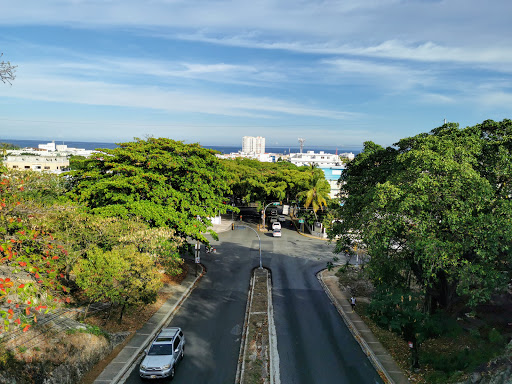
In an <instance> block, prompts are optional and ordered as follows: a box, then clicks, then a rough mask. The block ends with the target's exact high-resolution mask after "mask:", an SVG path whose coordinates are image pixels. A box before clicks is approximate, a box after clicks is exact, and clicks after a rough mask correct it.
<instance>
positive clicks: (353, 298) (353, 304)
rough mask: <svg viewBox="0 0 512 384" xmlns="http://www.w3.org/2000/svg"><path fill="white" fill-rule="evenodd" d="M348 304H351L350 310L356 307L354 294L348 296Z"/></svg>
mask: <svg viewBox="0 0 512 384" xmlns="http://www.w3.org/2000/svg"><path fill="white" fill-rule="evenodd" d="M350 305H351V306H352V311H354V308H355V307H356V298H355V297H354V296H352V297H351V298H350Z"/></svg>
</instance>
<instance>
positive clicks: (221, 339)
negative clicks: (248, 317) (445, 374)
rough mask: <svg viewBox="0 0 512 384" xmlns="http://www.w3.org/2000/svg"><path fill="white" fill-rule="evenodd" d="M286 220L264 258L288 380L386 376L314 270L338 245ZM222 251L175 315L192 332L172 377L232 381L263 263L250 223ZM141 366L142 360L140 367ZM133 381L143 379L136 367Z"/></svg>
mask: <svg viewBox="0 0 512 384" xmlns="http://www.w3.org/2000/svg"><path fill="white" fill-rule="evenodd" d="M287 226H288V227H289V222H287V223H285V225H284V226H283V237H282V238H273V237H272V236H271V235H270V234H263V233H260V238H261V246H262V259H263V265H264V266H266V267H269V268H270V269H271V270H272V280H273V301H274V312H275V324H276V329H277V344H278V351H279V358H280V371H281V383H283V384H292V383H294V384H295V383H307V384H311V383H347V384H348V383H358V384H359V383H381V382H382V381H381V379H380V378H379V376H378V375H377V373H376V372H375V370H374V369H373V367H372V366H371V364H370V362H369V361H368V359H367V358H366V356H365V355H364V354H363V352H362V351H361V349H360V347H359V345H358V344H357V343H356V342H355V340H354V339H353V337H352V335H351V334H350V332H349V331H348V330H347V329H346V327H345V325H344V323H343V321H342V320H341V318H340V316H339V314H338V313H337V311H336V309H335V308H334V306H333V305H332V304H331V302H330V301H329V299H328V298H327V295H326V294H325V293H324V292H323V290H322V287H321V286H320V284H319V282H318V280H317V279H316V276H315V273H316V272H317V271H319V270H320V269H322V268H324V267H325V265H326V262H327V261H328V260H330V259H331V258H332V245H329V244H327V243H326V242H321V241H319V240H314V239H308V238H305V237H302V236H300V235H298V234H297V233H295V232H294V231H292V230H290V229H287V228H286V227H287ZM219 237H220V241H219V242H215V241H213V242H212V244H213V245H214V247H215V248H216V249H217V253H216V254H209V255H204V254H203V255H202V256H201V262H202V263H203V264H204V265H205V266H206V268H207V273H206V275H205V276H204V277H203V278H202V280H201V282H200V283H199V285H198V287H196V288H195V290H194V291H193V292H192V294H191V295H190V297H189V298H188V299H187V300H186V301H185V303H184V304H183V306H182V308H181V309H180V310H179V312H178V313H177V314H176V316H175V317H174V318H173V320H172V321H171V325H172V326H179V327H182V328H183V329H184V331H185V336H186V338H187V346H186V351H185V359H184V360H183V361H182V362H181V363H180V365H179V366H178V368H177V370H176V376H175V379H174V380H173V383H198V384H201V383H207V384H232V383H234V380H235V375H236V366H237V360H238V354H239V350H240V337H241V331H242V326H243V321H244V315H245V306H246V301H247V290H248V286H249V279H250V275H251V270H252V268H254V267H257V266H258V265H259V251H258V245H259V244H258V239H257V237H256V234H255V233H254V232H253V231H251V230H250V229H238V230H235V231H228V232H224V233H221V234H219ZM137 368H138V366H137ZM126 382H127V383H140V382H142V381H141V379H140V378H139V376H138V369H135V370H134V371H133V372H132V373H131V375H130V377H129V379H128V380H127V381H126Z"/></svg>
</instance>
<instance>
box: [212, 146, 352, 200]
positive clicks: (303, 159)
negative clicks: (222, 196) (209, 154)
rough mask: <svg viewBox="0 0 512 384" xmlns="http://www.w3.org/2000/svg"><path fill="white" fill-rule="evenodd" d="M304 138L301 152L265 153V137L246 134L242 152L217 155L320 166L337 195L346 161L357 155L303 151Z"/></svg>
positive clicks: (332, 190)
mask: <svg viewBox="0 0 512 384" xmlns="http://www.w3.org/2000/svg"><path fill="white" fill-rule="evenodd" d="M304 141H305V140H304V139H299V142H300V143H301V151H300V152H299V153H289V154H280V153H265V138H264V137H261V136H257V137H254V136H244V137H243V138H242V150H241V151H240V152H232V153H230V154H222V155H219V154H218V155H216V156H217V157H219V158H221V159H236V158H249V159H256V160H259V161H262V162H276V161H278V160H282V161H289V162H291V163H292V164H295V165H297V166H298V167H301V166H316V167H318V168H320V169H321V170H322V171H323V172H324V174H325V178H326V179H327V181H328V182H329V185H330V186H331V193H330V196H331V197H332V198H334V197H336V196H337V195H338V193H339V191H340V186H339V185H338V180H339V178H340V176H341V172H342V171H343V170H344V169H345V162H346V161H352V160H354V158H355V155H354V154H353V153H352V152H345V153H340V154H338V153H336V154H334V153H325V152H324V151H320V152H318V153H317V152H314V151H307V152H306V153H303V152H302V147H303V144H304Z"/></svg>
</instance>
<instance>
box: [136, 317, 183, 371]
mask: <svg viewBox="0 0 512 384" xmlns="http://www.w3.org/2000/svg"><path fill="white" fill-rule="evenodd" d="M144 352H145V353H146V356H145V357H144V359H143V360H142V363H140V368H139V375H140V377H142V378H143V379H161V378H166V377H169V378H171V379H172V378H173V377H174V374H175V372H176V365H177V364H178V363H179V362H180V361H181V360H182V359H183V356H184V355H185V335H184V334H183V331H182V330H181V328H178V327H168V328H164V329H162V331H161V332H160V333H159V334H158V336H157V337H156V338H155V339H154V340H153V342H152V343H151V346H150V347H149V349H146V350H145V351H144Z"/></svg>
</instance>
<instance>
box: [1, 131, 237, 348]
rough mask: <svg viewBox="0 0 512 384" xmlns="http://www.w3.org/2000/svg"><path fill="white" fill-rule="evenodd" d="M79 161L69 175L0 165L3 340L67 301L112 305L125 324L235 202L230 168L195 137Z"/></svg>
mask: <svg viewBox="0 0 512 384" xmlns="http://www.w3.org/2000/svg"><path fill="white" fill-rule="evenodd" d="M71 164H72V170H71V171H70V172H69V173H68V174H67V175H63V176H57V175H53V174H48V173H37V172H30V171H28V172H27V171H22V172H20V171H18V172H16V171H13V170H7V169H6V168H1V177H0V271H1V273H0V276H1V278H0V317H1V323H0V337H2V338H3V337H4V336H5V335H6V334H8V333H9V332H17V331H16V329H21V330H22V331H24V332H26V331H28V329H29V328H30V327H31V326H33V325H34V324H36V322H37V320H38V317H39V316H42V315H44V314H48V313H51V312H52V311H55V310H57V309H58V308H59V307H62V306H76V305H81V306H83V305H86V306H87V305H89V304H92V303H108V304H110V307H111V308H113V309H116V308H120V311H117V312H118V313H119V321H120V322H121V321H122V317H123V314H124V313H125V309H129V308H130V307H134V306H138V305H147V304H150V303H153V302H154V301H155V300H156V294H157V292H158V290H159V289H160V287H161V284H162V283H161V274H160V273H159V271H162V270H163V271H165V273H166V274H167V275H170V276H174V275H179V274H180V273H182V267H183V258H182V256H183V255H184V254H185V253H186V252H187V251H188V248H189V246H188V243H187V241H186V240H187V238H192V239H195V240H199V241H202V242H205V243H207V242H208V240H207V239H206V237H205V235H204V234H205V233H208V232H212V231H211V230H210V229H208V227H209V226H210V225H211V222H210V218H211V217H214V216H215V215H217V214H222V213H225V212H226V211H227V209H229V206H228V205H226V204H224V201H225V199H226V197H225V196H226V195H229V187H228V185H227V182H226V181H225V180H227V179H229V177H228V176H227V175H228V174H227V171H226V170H225V168H224V167H223V166H222V165H221V164H220V162H219V161H218V160H217V158H216V157H215V155H214V153H213V151H211V150H208V149H204V148H201V147H200V146H199V145H197V144H183V143H182V142H177V141H173V140H169V139H153V138H150V139H147V140H140V139H136V140H135V141H134V142H130V143H121V144H119V146H118V148H116V149H101V150H98V152H96V154H95V155H93V156H92V157H90V158H88V159H85V158H76V159H74V160H73V161H72V163H71ZM212 235H214V236H215V233H212Z"/></svg>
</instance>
